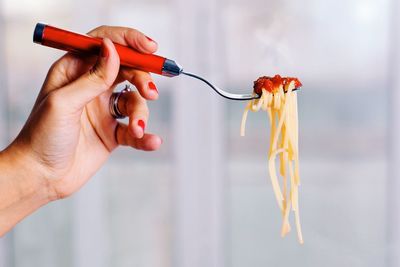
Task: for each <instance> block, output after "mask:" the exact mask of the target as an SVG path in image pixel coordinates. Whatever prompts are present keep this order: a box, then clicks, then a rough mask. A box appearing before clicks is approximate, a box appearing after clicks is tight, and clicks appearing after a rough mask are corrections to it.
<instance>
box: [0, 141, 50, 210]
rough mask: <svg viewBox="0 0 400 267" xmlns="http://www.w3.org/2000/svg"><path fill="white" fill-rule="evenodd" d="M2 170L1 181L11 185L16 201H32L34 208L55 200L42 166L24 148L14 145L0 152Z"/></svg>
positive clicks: (0, 168)
mask: <svg viewBox="0 0 400 267" xmlns="http://www.w3.org/2000/svg"><path fill="white" fill-rule="evenodd" d="M0 170H1V174H0V179H2V180H3V182H4V180H6V181H7V184H8V185H10V189H11V190H12V191H13V192H14V193H13V195H14V201H17V202H18V201H22V200H30V201H31V203H32V206H38V207H40V206H42V205H45V204H47V203H48V202H50V201H52V200H55V198H56V197H55V195H54V194H52V192H51V190H50V186H49V184H48V182H47V180H46V179H45V176H44V170H43V168H42V165H41V164H39V163H38V162H37V160H35V158H34V156H32V153H31V152H30V151H29V150H28V149H24V147H23V146H19V145H17V144H15V143H13V144H12V145H10V146H9V147H8V148H6V149H5V150H3V151H1V152H0ZM0 182H1V181H0ZM0 198H1V197H0Z"/></svg>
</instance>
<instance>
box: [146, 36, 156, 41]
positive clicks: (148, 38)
mask: <svg viewBox="0 0 400 267" xmlns="http://www.w3.org/2000/svg"><path fill="white" fill-rule="evenodd" d="M146 38H147V40H149V41H150V42H153V43H155V41H154V40H153V39H151V38H150V37H149V36H147V35H146Z"/></svg>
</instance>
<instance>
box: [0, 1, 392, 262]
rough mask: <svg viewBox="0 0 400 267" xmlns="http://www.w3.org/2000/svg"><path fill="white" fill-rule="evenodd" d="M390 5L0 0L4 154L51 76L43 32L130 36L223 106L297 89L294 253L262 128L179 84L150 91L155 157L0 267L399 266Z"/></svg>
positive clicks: (19, 243)
mask: <svg viewBox="0 0 400 267" xmlns="http://www.w3.org/2000/svg"><path fill="white" fill-rule="evenodd" d="M397 2H398V1H397V0H392V1H389V0H380V1H378V0H347V1H337V0H325V1H317V0H301V1H289V0H247V1H245V0H202V1H197V0H141V1H140V0H114V1H110V0H85V1H78V0H58V1H51V0H36V1H31V0H1V5H0V31H1V32H2V40H3V41H2V42H1V43H0V70H1V72H0V82H1V90H0V143H1V147H2V148H4V147H5V146H6V145H7V144H8V143H9V142H10V141H11V140H12V139H13V138H14V137H15V136H16V135H17V133H18V132H19V130H20V129H21V127H22V125H23V123H24V122H25V120H26V118H27V116H28V114H29V112H30V109H31V107H32V105H33V102H34V100H35V98H36V95H37V93H38V91H39V89H40V87H41V84H42V82H43V80H44V78H45V75H46V73H47V70H48V68H49V66H50V65H51V63H52V62H53V61H55V60H56V59H57V58H58V57H60V56H61V55H62V54H63V53H62V52H60V51H56V50H53V49H50V48H45V47H42V46H39V45H36V44H33V43H32V33H33V29H34V26H35V24H36V23H37V22H46V23H49V24H52V25H54V26H58V27H61V28H66V29H70V30H73V31H77V32H87V31H89V30H90V29H92V28H94V27H97V26H99V25H103V24H107V25H120V26H127V27H133V28H137V29H140V30H141V31H143V32H145V33H146V34H147V35H148V36H151V38H153V39H154V40H156V41H157V42H158V43H159V52H158V53H159V54H161V55H164V56H167V57H169V58H172V59H175V60H177V61H178V62H179V63H181V64H182V65H183V66H184V67H185V69H186V70H188V71H192V72H195V73H197V74H200V75H202V76H205V77H207V78H209V79H210V80H211V81H213V82H215V83H216V84H218V85H220V86H221V87H222V88H227V89H229V90H230V91H232V92H249V91H250V90H251V87H252V82H253V80H255V79H256V78H257V77H259V76H261V75H274V74H276V73H280V74H282V75H289V76H297V77H300V79H301V81H302V82H303V85H304V86H303V88H302V90H301V91H300V92H299V95H298V101H299V117H300V149H301V150H300V163H301V170H300V171H301V173H300V174H301V178H302V187H301V191H300V209H301V218H302V224H303V234H304V239H305V244H304V245H299V244H298V243H297V240H296V235H295V234H294V233H291V234H290V235H289V236H288V237H286V238H285V239H281V237H280V223H281V216H280V213H279V210H278V207H277V205H276V202H275V199H274V196H273V191H272V188H271V184H270V180H269V176H268V173H267V166H266V155H267V154H266V151H267V147H268V140H269V139H268V131H269V129H268V127H267V125H268V123H267V116H266V114H264V113H261V112H260V113H254V114H253V113H252V114H250V115H249V118H248V124H247V131H246V133H247V135H246V137H243V138H241V137H240V136H239V126H240V120H241V115H242V112H243V109H244V105H245V103H243V102H233V101H229V100H225V99H222V98H220V97H219V96H218V95H217V94H215V93H214V92H213V91H211V90H210V89H209V88H207V87H205V86H204V85H203V84H201V83H199V82H197V81H193V80H190V79H189V78H187V77H178V78H173V79H170V78H165V77H155V81H156V83H157V85H158V88H159V91H160V99H159V100H158V101H157V102H154V103H150V104H149V105H150V109H151V117H150V121H149V125H148V128H149V130H150V131H152V132H156V133H159V134H160V135H161V136H163V138H164V144H163V146H162V148H161V150H160V151H158V152H155V153H145V152H139V151H132V150H131V149H127V148H121V149H118V150H117V151H116V152H115V153H114V154H113V155H112V157H111V158H110V160H109V162H108V163H107V164H106V165H105V166H104V167H103V168H102V169H101V171H100V172H99V173H98V174H97V175H96V176H95V177H94V178H93V179H92V180H91V181H90V182H89V183H88V184H87V185H86V186H85V187H84V188H83V189H82V190H81V191H79V192H78V193H77V194H75V195H74V196H73V197H71V198H69V199H65V200H62V201H57V202H55V203H51V204H50V205H48V206H46V207H43V208H42V209H40V210H39V211H37V212H36V213H35V214H33V215H31V216H29V217H28V218H27V219H25V220H24V221H23V222H21V223H20V224H18V225H17V226H16V227H15V228H14V230H13V231H11V232H10V233H8V234H7V235H6V236H4V237H3V238H1V239H0V266H12V267H28V266H29V267H34V266H40V267H50V266H59V267H63V266H65V267H66V266H78V267H81V266H82V267H83V266H85V267H86V266H100V267H101V266H118V267H120V266H121V267H124V266H143V267H146V266H149V267H150V266H151V267H170V266H174V267H175V266H178V267H184V266H185V267H187V266H190V267H200V266H215V267H242V266H251V267H265V266H276V267H279V266H293V265H296V266H304V267H305V266H307V267H314V266H315V267H317V266H332V267H333V266H352V267H355V266H400V260H399V258H400V243H399V241H400V232H399V231H398V230H397V227H398V225H399V224H400V219H399V218H398V217H399V216H400V197H399V196H400V182H399V181H398V180H399V179H400V174H399V171H398V170H397V166H399V165H400V144H399V141H397V140H396V139H397V138H396V137H397V136H398V135H400V126H399V125H400V118H399V116H400V79H399V78H398V77H397V76H398V74H399V73H400V55H399V49H398V47H399V44H400V42H399V40H400V39H399V37H400V27H398V25H400V19H399V18H397V17H398V16H395V14H398V12H400V5H399V4H398V3H397Z"/></svg>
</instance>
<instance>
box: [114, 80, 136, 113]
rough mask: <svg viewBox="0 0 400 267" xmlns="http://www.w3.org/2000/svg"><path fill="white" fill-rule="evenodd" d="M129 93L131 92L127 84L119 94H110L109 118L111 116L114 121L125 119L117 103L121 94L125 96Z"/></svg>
mask: <svg viewBox="0 0 400 267" xmlns="http://www.w3.org/2000/svg"><path fill="white" fill-rule="evenodd" d="M130 91H132V90H131V87H130V86H129V85H128V84H127V85H125V88H124V89H122V90H121V91H120V92H116V93H112V94H111V97H110V104H109V109H110V113H111V116H113V118H114V119H123V118H125V117H126V116H124V115H123V114H122V113H121V111H120V110H119V108H118V101H119V98H120V97H121V95H122V94H125V93H127V92H130Z"/></svg>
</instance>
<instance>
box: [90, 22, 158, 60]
mask: <svg viewBox="0 0 400 267" xmlns="http://www.w3.org/2000/svg"><path fill="white" fill-rule="evenodd" d="M88 35H90V36H93V37H100V38H109V39H111V40H112V41H113V42H115V43H118V44H121V45H125V46H130V47H132V48H134V49H135V50H137V51H139V52H142V53H147V54H151V53H154V52H156V51H157V48H158V45H157V43H156V42H155V41H154V40H152V39H151V38H150V37H148V36H146V35H144V34H143V33H141V32H140V31H138V30H135V29H131V28H125V27H113V26H100V27H98V28H96V29H94V30H92V31H90V32H89V33H88Z"/></svg>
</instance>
